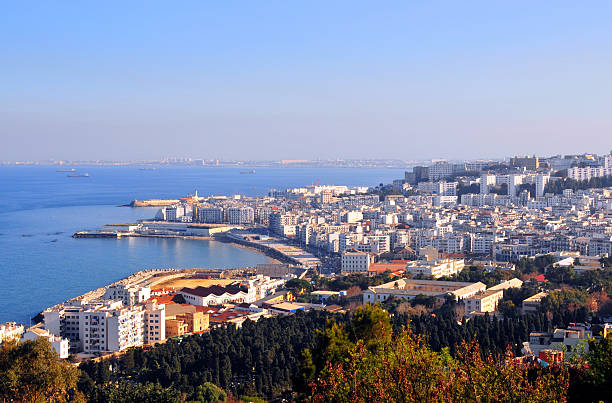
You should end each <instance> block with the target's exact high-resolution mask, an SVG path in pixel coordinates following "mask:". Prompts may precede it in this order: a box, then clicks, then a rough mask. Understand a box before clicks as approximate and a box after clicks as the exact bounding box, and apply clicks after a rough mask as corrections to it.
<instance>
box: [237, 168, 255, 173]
mask: <svg viewBox="0 0 612 403" xmlns="http://www.w3.org/2000/svg"><path fill="white" fill-rule="evenodd" d="M240 173H241V174H254V173H255V170H254V169H251V170H250V171H240Z"/></svg>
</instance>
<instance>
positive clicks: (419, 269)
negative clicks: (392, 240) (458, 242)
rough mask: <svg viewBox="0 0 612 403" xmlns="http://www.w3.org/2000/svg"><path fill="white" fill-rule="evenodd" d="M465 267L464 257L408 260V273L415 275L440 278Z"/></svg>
mask: <svg viewBox="0 0 612 403" xmlns="http://www.w3.org/2000/svg"><path fill="white" fill-rule="evenodd" d="M464 267H465V261H464V260H463V259H431V260H418V261H414V262H408V263H407V264H406V273H410V274H412V275H413V276H418V275H422V276H425V277H433V278H440V277H444V276H452V275H454V274H457V273H459V272H460V271H461V270H463V268H464Z"/></svg>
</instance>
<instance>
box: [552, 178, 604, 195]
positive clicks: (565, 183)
mask: <svg viewBox="0 0 612 403" xmlns="http://www.w3.org/2000/svg"><path fill="white" fill-rule="evenodd" d="M610 186H612V176H602V177H600V178H591V179H589V180H588V181H577V180H575V179H570V178H562V179H559V180H555V181H550V182H548V184H547V185H546V187H545V188H544V192H546V193H554V194H561V193H563V191H564V190H565V189H571V190H573V191H576V190H586V189H597V188H599V189H601V188H607V187H610Z"/></svg>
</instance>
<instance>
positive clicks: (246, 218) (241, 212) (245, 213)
mask: <svg viewBox="0 0 612 403" xmlns="http://www.w3.org/2000/svg"><path fill="white" fill-rule="evenodd" d="M227 219H228V221H229V223H230V224H235V225H242V224H253V222H254V221H255V211H254V210H253V208H251V207H232V208H229V209H227Z"/></svg>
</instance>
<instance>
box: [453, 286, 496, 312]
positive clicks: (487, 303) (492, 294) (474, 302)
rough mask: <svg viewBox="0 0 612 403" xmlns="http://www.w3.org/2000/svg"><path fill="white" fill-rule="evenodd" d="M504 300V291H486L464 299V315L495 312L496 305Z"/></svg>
mask: <svg viewBox="0 0 612 403" xmlns="http://www.w3.org/2000/svg"><path fill="white" fill-rule="evenodd" d="M503 298H504V290H496V289H488V290H485V291H482V292H479V293H478V294H476V295H473V296H471V297H469V298H465V299H464V300H463V302H464V303H465V312H466V313H473V312H475V313H484V312H495V311H496V310H497V304H498V303H499V301H501V300H502V299H503Z"/></svg>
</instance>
